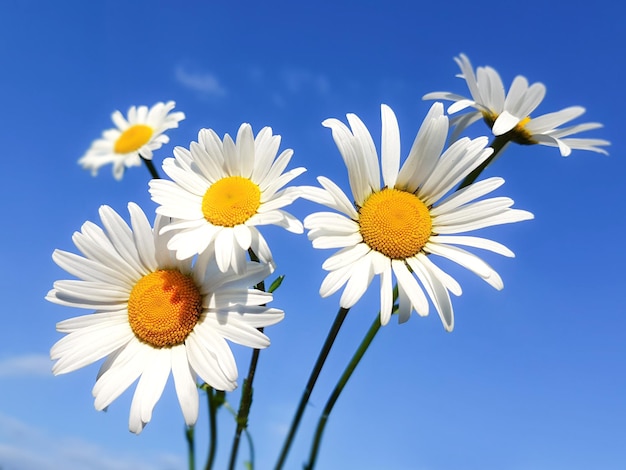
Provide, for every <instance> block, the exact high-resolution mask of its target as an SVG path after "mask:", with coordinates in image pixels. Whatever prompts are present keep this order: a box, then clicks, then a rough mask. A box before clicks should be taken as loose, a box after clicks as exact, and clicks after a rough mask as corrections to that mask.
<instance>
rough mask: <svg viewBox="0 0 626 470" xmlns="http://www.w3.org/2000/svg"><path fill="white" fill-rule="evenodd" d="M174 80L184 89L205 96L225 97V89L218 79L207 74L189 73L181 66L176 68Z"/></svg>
mask: <svg viewBox="0 0 626 470" xmlns="http://www.w3.org/2000/svg"><path fill="white" fill-rule="evenodd" d="M175 73H176V80H178V83H180V84H181V85H182V86H184V87H185V88H188V89H190V90H193V91H196V92H199V93H201V94H203V95H206V96H217V97H220V96H225V95H226V89H225V88H224V87H223V86H222V85H221V83H220V81H219V80H218V78H217V77H216V76H215V75H214V74H212V73H209V72H191V71H189V70H187V69H186V68H185V67H183V66H182V65H179V66H178V67H176V71H175Z"/></svg>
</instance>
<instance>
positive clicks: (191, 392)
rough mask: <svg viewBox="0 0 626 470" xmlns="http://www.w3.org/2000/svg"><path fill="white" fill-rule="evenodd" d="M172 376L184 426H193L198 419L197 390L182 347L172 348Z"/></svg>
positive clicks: (184, 349) (185, 352) (193, 375)
mask: <svg viewBox="0 0 626 470" xmlns="http://www.w3.org/2000/svg"><path fill="white" fill-rule="evenodd" d="M172 376H173V377H174V387H175V389H176V396H177V397H178V403H179V404H180V409H181V411H182V412H183V417H184V419H185V424H186V425H187V426H193V425H194V424H196V420H197V419H198V409H199V398H198V388H197V384H196V379H195V374H194V372H193V371H192V369H191V367H190V365H189V361H188V360H187V351H186V348H185V346H184V345H179V346H175V347H173V348H172Z"/></svg>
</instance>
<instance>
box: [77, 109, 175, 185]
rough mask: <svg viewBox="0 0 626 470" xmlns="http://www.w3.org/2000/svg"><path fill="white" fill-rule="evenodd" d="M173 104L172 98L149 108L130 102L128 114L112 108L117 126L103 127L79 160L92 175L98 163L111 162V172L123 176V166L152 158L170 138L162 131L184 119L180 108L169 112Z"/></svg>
mask: <svg viewBox="0 0 626 470" xmlns="http://www.w3.org/2000/svg"><path fill="white" fill-rule="evenodd" d="M174 106H175V103H174V102H173V101H168V102H167V103H157V104H155V105H154V106H152V108H150V109H148V107H147V106H139V107H136V106H131V108H130V109H129V110H128V117H127V118H125V117H124V116H123V115H122V113H121V112H119V111H115V112H114V113H113V114H112V115H111V119H112V120H113V123H114V124H115V125H116V126H117V128H116V129H109V130H107V131H104V132H103V133H102V138H101V139H98V140H95V141H94V142H93V143H92V144H91V148H90V149H89V150H88V151H87V153H86V154H85V155H84V156H83V157H82V158H81V159H80V160H78V163H80V164H81V165H82V166H83V168H85V169H86V170H91V174H92V175H94V176H95V175H96V174H98V170H99V169H100V167H101V166H104V165H107V164H109V163H112V164H113V176H114V177H115V179H117V180H120V179H122V176H123V175H124V169H125V168H126V167H131V166H139V165H141V159H142V158H144V159H146V160H152V152H153V151H154V150H157V149H159V148H161V146H162V145H163V144H166V143H168V142H169V140H170V138H169V137H168V136H166V135H165V134H163V133H164V132H165V131H167V130H168V129H174V128H176V127H178V123H179V122H180V121H182V120H183V119H185V114H184V113H182V112H176V113H170V111H172V109H174Z"/></svg>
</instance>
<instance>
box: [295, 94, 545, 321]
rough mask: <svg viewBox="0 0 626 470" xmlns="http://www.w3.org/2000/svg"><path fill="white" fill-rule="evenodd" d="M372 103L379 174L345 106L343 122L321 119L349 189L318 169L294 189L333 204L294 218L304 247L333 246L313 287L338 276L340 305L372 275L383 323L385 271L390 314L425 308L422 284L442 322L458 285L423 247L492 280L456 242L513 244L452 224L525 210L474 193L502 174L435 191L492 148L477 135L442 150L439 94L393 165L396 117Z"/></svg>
mask: <svg viewBox="0 0 626 470" xmlns="http://www.w3.org/2000/svg"><path fill="white" fill-rule="evenodd" d="M381 113H382V141H381V154H382V155H381V160H382V179H383V182H382V184H381V181H380V167H379V163H378V156H377V153H376V148H375V146H374V141H373V139H372V137H371V135H370V133H369V131H368V130H367V128H366V127H365V125H364V124H363V122H361V120H360V119H359V118H358V117H357V116H355V115H354V114H348V116H347V118H348V123H349V124H350V128H348V127H347V126H346V125H345V124H343V123H342V122H340V121H339V120H337V119H327V120H326V121H324V122H323V125H324V126H326V127H329V128H330V129H331V130H332V134H333V138H334V140H335V143H336V144H337V147H338V148H339V151H340V153H341V155H342V157H343V159H344V162H345V164H346V167H347V169H348V176H349V181H350V187H351V189H352V194H353V197H352V198H351V197H348V196H347V195H346V194H345V193H344V192H343V191H342V190H341V189H340V188H339V187H338V186H337V185H336V184H334V183H333V182H332V181H330V180H329V179H327V178H323V177H320V178H318V181H319V183H320V184H321V185H322V188H323V189H322V188H315V187H303V188H302V197H304V198H306V199H309V200H312V201H314V202H317V203H320V204H323V205H325V206H327V207H330V208H332V209H335V210H336V211H339V212H341V214H338V213H336V212H318V213H314V214H311V215H309V216H308V217H306V218H305V219H304V226H305V228H307V229H308V230H309V232H308V237H309V239H310V240H311V241H312V242H313V247H315V248H341V250H339V251H338V252H337V253H335V254H333V255H332V256H331V257H329V258H328V259H327V260H326V261H325V262H324V264H323V265H322V267H323V269H325V270H326V271H329V273H328V275H327V276H326V278H325V279H324V281H323V282H322V286H321V288H320V295H321V296H322V297H326V296H329V295H331V294H333V293H335V292H336V291H338V290H339V289H340V288H341V287H342V286H344V285H345V289H344V290H343V293H342V295H341V299H340V305H341V307H343V308H350V307H352V306H353V305H354V304H355V303H356V302H357V301H358V300H359V299H360V298H361V296H362V295H363V294H364V293H365V291H366V290H367V289H368V287H369V285H370V283H371V282H372V279H373V277H374V276H377V275H378V276H380V304H381V306H380V321H381V323H382V324H383V325H385V324H386V323H388V321H389V319H390V316H391V312H392V308H393V287H392V284H393V279H392V277H393V276H395V278H396V280H397V285H398V298H399V310H398V314H399V321H400V322H405V321H406V320H408V319H409V316H410V314H411V312H412V310H416V311H417V313H418V314H419V315H421V316H425V315H427V314H428V310H429V303H428V300H427V297H426V295H425V293H426V294H428V296H429V297H430V299H431V301H432V303H433V304H434V306H435V308H436V310H437V312H438V313H439V316H440V318H441V321H442V322H443V326H444V327H445V329H446V330H448V331H452V329H453V327H454V316H453V310H452V303H451V301H450V295H449V292H452V293H453V294H455V295H460V294H461V287H460V286H459V284H458V282H457V281H456V280H455V279H454V278H453V277H452V276H450V275H449V274H447V273H446V272H444V271H443V270H442V269H441V268H439V267H438V266H437V265H436V264H435V263H434V262H433V260H432V258H433V257H431V256H430V255H438V256H442V257H444V258H448V259H449V260H451V261H454V262H456V263H458V264H459V265H461V266H463V267H465V268H467V269H469V270H470V271H473V272H474V273H476V274H477V275H478V276H480V277H481V278H482V279H484V280H485V281H486V282H487V283H488V284H490V285H491V286H493V287H495V288H496V289H502V287H503V284H502V279H501V278H500V276H499V275H498V273H497V272H496V271H495V270H494V269H493V268H492V267H491V266H489V265H488V264H487V263H485V262H484V261H483V260H481V259H480V258H479V257H478V256H476V255H474V254H472V253H470V252H469V251H466V250H464V249H463V248H460V247H459V246H458V245H460V246H468V247H473V248H481V249H485V250H489V251H492V252H495V253H499V254H501V255H504V256H511V257H512V256H513V253H512V252H511V251H510V250H509V249H507V248H506V247H504V246H503V245H501V244H499V243H496V242H494V241H491V240H488V239H484V238H479V237H475V236H466V235H459V234H460V233H462V232H467V231H472V230H477V229H481V228H484V227H489V226H492V225H498V224H506V223H511V222H519V221H522V220H527V219H532V218H533V215H532V214H531V213H529V212H526V211H522V210H517V209H511V205H512V204H513V201H512V200H511V199H509V198H505V197H497V198H491V199H483V200H480V201H477V199H478V198H480V197H482V196H484V195H485V194H488V193H490V192H491V191H493V190H494V189H496V188H497V187H499V186H500V185H501V184H502V183H503V182H504V181H503V180H502V179H501V178H489V179H486V180H484V181H481V182H479V183H475V184H473V185H470V186H468V187H467V188H464V189H462V190H459V191H457V192H453V193H451V194H450V195H448V196H447V197H444V196H446V194H447V193H449V192H450V190H451V189H452V188H453V187H454V186H455V185H456V184H458V183H459V181H461V179H463V177H464V176H465V175H467V174H468V173H469V172H471V171H472V170H473V169H474V168H476V167H477V166H479V165H480V164H481V163H482V162H483V161H484V160H485V159H486V158H488V157H489V155H490V154H491V152H492V149H491V148H485V146H486V145H487V138H486V137H480V138H477V139H474V140H470V139H469V138H467V137H464V138H462V139H460V140H458V141H456V142H454V143H453V144H452V145H451V146H450V147H449V148H448V149H447V150H445V151H444V152H443V154H442V153H441V152H442V150H443V148H444V145H445V142H446V138H447V134H448V118H447V117H446V116H445V115H444V113H443V105H442V104H441V103H435V104H434V105H433V106H432V107H431V109H430V111H429V113H428V115H427V117H426V119H425V120H424V122H423V124H422V126H421V128H420V130H419V132H418V134H417V137H416V138H415V141H414V143H413V146H412V148H411V150H410V152H409V155H408V157H407V159H406V161H405V162H404V164H403V165H402V167H401V168H400V131H399V129H398V122H397V120H396V117H395V115H394V113H393V111H392V110H391V109H390V108H389V107H387V106H385V105H383V106H382V109H381ZM352 201H355V202H354V205H353V203H352ZM424 292H425V293H424Z"/></svg>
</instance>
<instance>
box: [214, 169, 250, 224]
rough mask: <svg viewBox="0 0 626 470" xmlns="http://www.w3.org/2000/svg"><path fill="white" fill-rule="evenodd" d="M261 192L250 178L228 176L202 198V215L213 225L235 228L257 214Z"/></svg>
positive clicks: (215, 184)
mask: <svg viewBox="0 0 626 470" xmlns="http://www.w3.org/2000/svg"><path fill="white" fill-rule="evenodd" d="M260 205H261V190H260V189H259V187H258V186H257V185H256V184H254V183H253V182H252V181H250V180H249V179H248V178H243V177H241V176H228V177H226V178H222V179H221V180H219V181H216V182H215V183H213V184H212V185H211V187H210V188H209V189H207V191H206V193H204V197H203V198H202V214H203V215H204V218H205V219H206V220H207V221H209V222H211V223H212V224H213V225H220V226H222V227H234V226H235V225H239V224H243V223H244V222H245V221H246V220H248V219H249V218H250V217H252V216H253V215H254V214H256V211H257V209H258V208H259V206H260Z"/></svg>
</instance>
